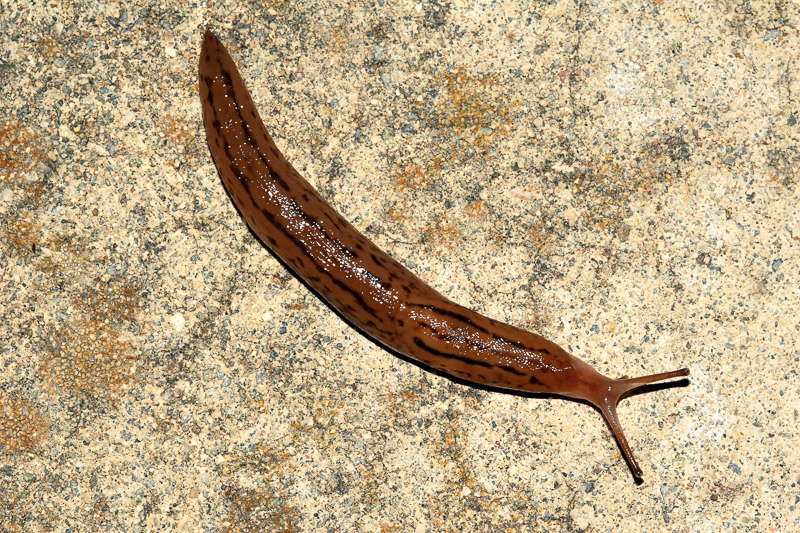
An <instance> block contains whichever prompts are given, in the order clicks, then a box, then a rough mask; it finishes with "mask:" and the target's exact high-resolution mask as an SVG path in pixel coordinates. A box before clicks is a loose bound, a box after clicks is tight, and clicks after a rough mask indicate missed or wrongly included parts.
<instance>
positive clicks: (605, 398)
mask: <svg viewBox="0 0 800 533" xmlns="http://www.w3.org/2000/svg"><path fill="white" fill-rule="evenodd" d="M688 375H689V369H688V368H682V369H680V370H673V371H672V372H664V373H661V374H653V375H650V376H641V377H637V378H621V379H615V380H610V383H609V384H608V388H607V391H606V393H605V394H601V395H598V397H595V398H593V399H592V403H594V404H595V406H596V407H597V408H598V409H599V410H600V412H601V413H602V414H603V418H605V420H606V422H607V423H608V425H609V426H610V427H611V431H612V432H613V433H614V437H615V438H616V439H617V442H618V443H619V447H620V448H621V449H622V453H623V455H624V456H625V460H626V461H627V462H628V466H630V468H631V471H632V472H633V475H634V476H635V477H636V478H637V479H642V469H641V468H640V467H639V464H638V463H637V462H636V457H634V455H633V450H631V447H630V445H629V444H628V439H626V438H625V433H624V432H623V431H622V426H621V425H620V423H619V417H618V416H617V403H619V401H620V399H621V398H622V396H623V395H624V394H625V393H627V392H628V391H630V390H632V389H635V388H637V387H640V386H642V385H647V384H649V383H655V382H657V381H663V380H665V379H672V378H679V377H684V376H688Z"/></svg>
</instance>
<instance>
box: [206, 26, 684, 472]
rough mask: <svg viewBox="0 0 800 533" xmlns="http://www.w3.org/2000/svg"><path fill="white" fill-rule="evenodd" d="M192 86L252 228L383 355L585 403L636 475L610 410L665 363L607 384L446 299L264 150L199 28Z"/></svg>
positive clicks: (539, 341) (219, 161)
mask: <svg viewBox="0 0 800 533" xmlns="http://www.w3.org/2000/svg"><path fill="white" fill-rule="evenodd" d="M198 73H199V88H200V98H201V103H202V108H203V123H204V124H205V129H206V139H207V142H208V148H209V151H210V152H211V155H212V157H213V159H214V164H215V165H216V167H217V171H218V172H219V175H220V177H221V178H222V183H223V184H224V185H225V189H226V190H227V191H228V194H229V195H230V198H231V200H233V203H234V204H235V205H236V208H237V209H238V210H239V212H240V213H241V215H242V217H243V218H244V219H245V221H246V222H247V225H248V226H249V227H250V229H252V230H253V232H254V233H255V234H256V235H257V236H258V237H259V238H260V239H261V240H262V241H263V242H264V244H265V245H266V246H267V247H268V248H269V249H270V250H272V252H273V253H274V254H275V255H276V256H278V257H279V258H280V259H281V260H282V261H283V262H284V263H285V264H286V265H288V266H289V268H291V269H292V271H293V272H294V273H295V275H297V276H298V277H299V278H301V279H302V280H303V281H305V282H306V283H307V284H308V285H309V286H310V287H311V288H312V289H314V291H316V293H317V294H318V295H319V296H320V297H321V298H323V299H324V300H325V301H327V302H328V303H329V304H330V305H331V307H333V308H334V309H336V310H337V311H339V313H341V315H342V316H343V317H345V318H346V319H347V320H348V321H349V322H350V323H351V324H352V325H353V326H355V327H356V328H358V329H359V330H360V331H361V332H363V333H364V334H366V335H369V336H370V337H372V338H373V339H375V340H376V341H378V342H380V343H382V344H384V345H385V346H387V347H389V348H391V349H392V350H394V351H396V352H398V353H401V354H403V355H406V356H408V357H410V358H412V359H414V360H416V361H419V362H420V363H423V364H425V365H427V366H429V367H432V368H435V369H438V370H441V371H443V372H445V373H447V374H449V375H451V376H455V377H458V378H462V379H465V380H467V381H470V382H472V383H474V384H483V385H489V386H492V387H499V388H505V389H512V390H517V391H526V392H536V393H548V394H560V395H563V396H568V397H571V398H577V399H582V400H586V401H588V402H590V403H592V404H593V405H594V406H596V407H597V408H598V409H599V410H600V412H601V413H602V414H603V416H604V417H605V419H606V420H607V421H608V423H609V425H610V426H611V429H612V431H613V432H614V436H615V437H616V438H617V441H618V442H619V445H620V447H621V448H622V450H623V452H624V453H625V458H626V459H627V461H628V464H629V465H630V467H631V470H632V471H633V473H634V475H636V477H641V475H642V471H641V469H640V468H639V466H638V465H637V464H636V461H635V460H634V458H633V453H632V452H631V450H630V447H629V446H628V443H627V441H626V440H625V436H624V435H623V433H622V429H621V427H620V425H619V421H618V420H617V413H616V407H617V402H618V401H619V398H620V396H621V395H623V394H624V393H625V392H627V391H628V390H630V389H632V388H634V387H638V386H639V385H644V384H646V383H652V382H654V381H660V380H662V379H669V378H673V377H680V376H686V375H688V373H689V372H688V370H685V369H683V370H676V371H674V372H667V373H665V374H656V375H654V376H647V377H641V378H634V379H619V380H612V379H609V378H607V377H605V376H603V375H601V374H599V373H598V372H597V371H596V370H594V369H593V368H592V367H591V366H589V365H588V364H586V363H584V362H583V361H581V360H580V359H577V358H575V357H573V356H572V355H570V354H569V353H567V352H566V351H565V350H564V349H563V348H561V347H559V346H558V345H556V344H555V343H553V342H551V341H549V340H547V339H545V338H544V337H541V336H540V335H537V334H535V333H531V332H528V331H524V330H522V329H520V328H517V327H514V326H511V325H509V324H504V323H502V322H499V321H497V320H493V319H491V318H488V317H485V316H483V315H481V314H479V313H476V312H475V311H472V310H470V309H467V308H465V307H463V306H460V305H458V304H457V303H454V302H451V301H450V300H448V299H447V298H445V297H444V296H442V295H441V294H439V293H438V292H436V290H434V289H433V288H431V287H429V286H428V285H427V284H426V283H425V282H423V281H422V280H421V279H419V278H418V277H417V276H415V275H414V274H413V273H412V272H410V271H409V270H408V269H407V268H406V267H404V266H403V265H401V264H400V263H398V262H397V261H395V260H394V259H392V258H391V257H390V256H388V255H387V254H386V253H384V252H383V251H382V250H381V249H380V248H378V247H377V246H376V245H375V244H374V243H372V242H371V241H370V240H369V239H367V238H366V237H364V235H362V234H361V233H359V231H358V230H357V229H356V228H354V227H353V226H352V225H351V224H350V223H349V222H347V221H346V220H345V219H344V218H343V217H342V216H341V215H340V214H339V213H337V212H336V210H334V209H333V208H332V207H331V206H330V205H329V204H328V202H326V201H325V200H324V199H323V198H322V197H321V196H320V195H319V193H318V192H317V191H316V190H315V189H314V187H312V186H311V184H309V183H308V182H307V181H306V180H305V179H303V177H302V176H301V175H300V174H299V173H298V172H297V171H296V170H295V169H294V168H293V167H292V165H291V164H290V163H289V162H288V161H287V160H286V158H285V157H284V156H283V154H282V153H281V151H280V150H279V149H278V147H277V146H275V143H274V142H273V141H272V137H270V135H269V133H268V132H267V129H266V127H265V126H264V124H263V122H262V121H261V118H260V117H259V115H258V111H256V108H255V105H254V104H253V100H252V98H251V97H250V93H249V92H248V91H247V87H245V84H244V81H243V80H242V77H241V75H240V74H239V71H238V69H237V68H236V65H235V64H234V62H233V59H232V58H231V56H230V54H228V51H227V50H225V47H224V46H223V45H222V43H221V42H220V41H219V39H217V37H216V36H215V35H214V34H213V33H211V32H210V31H207V32H206V34H205V36H204V37H203V46H202V49H201V51H200V65H199V72H198Z"/></svg>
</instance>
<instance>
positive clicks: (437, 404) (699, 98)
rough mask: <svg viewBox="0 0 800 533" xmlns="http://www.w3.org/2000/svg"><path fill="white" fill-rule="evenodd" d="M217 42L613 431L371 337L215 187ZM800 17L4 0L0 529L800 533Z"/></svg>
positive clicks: (287, 131) (624, 8)
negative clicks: (536, 338)
mask: <svg viewBox="0 0 800 533" xmlns="http://www.w3.org/2000/svg"><path fill="white" fill-rule="evenodd" d="M207 22H209V23H210V24H211V27H213V28H214V29H215V31H216V32H217V33H218V35H219V36H220V38H221V39H222V40H223V42H225V43H226V45H227V46H228V48H229V49H230V50H231V51H232V53H233V55H234V57H235V58H236V60H237V62H238V64H239V66H240V68H241V70H242V74H243V76H244V78H245V80H246V82H247V84H248V86H249V87H250V88H251V90H252V92H253V94H254V97H255V100H256V102H257V104H258V105H259V107H260V109H261V114H262V116H263V117H264V119H265V121H266V123H267V126H268V128H269V129H270V130H271V131H272V132H273V135H274V137H275V138H276V142H277V143H278V145H279V146H280V148H281V149H282V150H283V151H284V153H285V154H286V156H287V157H288V158H289V160H290V161H292V162H293V163H294V164H295V166H296V168H297V169H298V170H299V171H300V172H301V173H302V174H304V175H305V176H306V177H307V178H308V179H309V180H310V181H311V182H312V183H313V184H314V185H315V186H317V187H318V189H319V190H320V192H321V193H322V194H323V195H324V196H325V197H326V198H328V199H329V200H330V201H331V202H332V204H333V205H334V206H335V207H336V208H337V209H338V210H340V212H341V213H342V214H343V215H344V216H345V217H346V218H348V219H349V220H351V221H353V223H354V224H355V225H356V226H357V227H358V228H359V229H361V230H362V231H363V232H364V233H365V234H366V235H367V236H368V237H369V238H371V239H373V240H374V241H375V242H376V243H378V244H379V245H380V246H381V247H382V248H383V249H385V250H387V251H389V252H390V253H391V254H392V255H393V256H394V257H396V258H397V259H398V260H400V261H401V262H403V263H404V264H405V265H407V266H408V267H409V268H411V269H412V270H413V271H415V272H416V273H418V274H419V275H420V276H421V277H422V278H423V279H425V280H426V281H427V282H428V283H430V284H431V285H432V286H434V287H435V288H437V289H438V290H439V291H441V292H442V293H444V294H445V295H447V296H448V297H449V298H451V299H453V300H455V301H457V302H459V303H462V304H465V305H468V306H470V307H472V308H475V309H477V310H478V311H480V312H482V313H484V314H487V315H489V316H491V317H494V318H497V319H500V320H504V321H507V322H510V323H513V324H515V325H518V326H521V327H525V328H528V329H532V330H535V331H537V332H540V333H542V334H543V335H545V336H547V337H548V338H550V339H552V340H554V341H556V342H557V343H559V344H561V345H562V346H564V347H565V348H567V349H569V350H570V351H571V352H572V353H573V354H575V355H576V356H578V357H580V358H582V359H584V360H587V361H589V362H590V363H591V364H593V365H594V366H595V367H596V368H598V369H599V370H600V371H601V372H603V373H605V374H607V375H610V376H621V375H641V374H649V373H654V372H660V371H665V370H671V369H674V368H680V367H683V366H687V367H689V368H690V369H691V373H692V375H691V379H690V381H689V382H688V384H684V385H683V386H675V387H669V388H664V389H660V390H657V391H654V392H650V393H648V394H643V395H637V396H633V397H631V398H629V399H628V400H626V401H624V402H623V403H622V406H621V408H620V416H621V419H622V423H623V425H624V427H625V429H626V431H627V434H628V438H629V439H630V440H631V442H632V444H633V447H634V450H635V452H636V454H637V457H638V459H639V461H640V463H641V465H642V467H643V468H644V471H645V476H644V482H643V483H641V484H636V483H634V480H633V478H632V476H631V474H630V471H629V469H628V467H627V466H626V465H625V463H624V461H623V459H622V458H621V456H620V453H619V449H618V448H617V446H616V444H615V442H614V441H613V439H612V437H611V433H610V431H609V429H608V427H607V426H606V425H605V424H604V422H603V421H602V419H601V417H600V415H599V414H598V413H597V412H595V411H594V410H592V409H591V408H589V407H588V406H586V405H583V404H579V403H574V402H568V401H564V400H560V399H546V398H520V397H516V396H509V395H502V394H496V393H493V392H486V391H481V390H476V389H471V388H469V387H465V386H462V385H458V384H454V383H452V382H451V381H449V380H447V379H444V378H442V377H438V376H435V375H433V374H430V373H428V372H425V371H424V370H423V369H421V368H419V367H417V366H414V365H411V364H409V363H406V362H404V361H401V360H399V359H397V358H395V357H393V356H392V355H390V354H388V353H386V352H385V351H383V350H382V349H380V348H379V347H377V346H375V345H374V344H373V343H371V342H370V341H369V340H367V339H365V338H364V337H363V336H361V335H360V334H359V333H358V332H356V331H354V330H352V329H351V328H350V327H349V326H348V325H347V324H345V323H343V322H342V321H341V320H340V319H339V318H338V317H337V316H336V315H334V314H333V313H332V312H331V311H330V310H329V309H328V308H327V307H326V306H325V305H324V304H322V303H321V302H320V301H319V300H318V299H317V297H316V296H314V295H313V294H311V293H309V292H308V290H307V289H306V288H305V287H304V286H303V285H301V284H300V283H299V282H298V281H297V280H296V279H295V278H294V277H293V276H292V275H291V274H290V273H289V272H287V271H286V270H285V269H284V268H283V267H282V266H281V265H280V264H278V263H277V261H276V260H275V259H274V258H273V257H272V256H271V255H270V254H269V253H268V252H267V251H266V250H265V248H264V247H263V246H262V245H261V244H260V243H259V242H257V241H256V240H255V239H254V237H253V236H252V234H251V233H249V232H248V231H247V229H246V227H245V225H244V223H243V220H242V219H241V218H240V217H239V216H238V215H237V213H236V211H235V209H234V208H233V206H232V204H231V203H230V201H229V199H228V198H227V196H226V194H225V191H224V190H223V187H222V185H221V183H220V181H219V178H218V177H217V175H216V172H215V169H214V167H213V164H212V162H211V159H210V156H209V153H208V150H207V148H206V145H205V135H204V131H203V128H202V124H201V116H200V103H199V98H198V95H197V81H196V75H197V73H196V71H197V59H198V52H199V43H200V38H201V35H202V31H203V29H204V28H205V25H206V23H207ZM799 25H800V11H799V8H798V5H797V4H796V3H790V2H786V3H777V4H768V3H758V2H746V1H745V2H741V1H740V2H711V3H706V2H672V1H669V0H651V1H644V2H632V1H622V2H573V1H560V2H550V3H546V2H538V3H528V2H522V1H520V2H516V3H514V2H490V1H483V2H476V3H473V2H453V3H444V2H442V3H434V2H427V1H425V2H421V3H419V2H392V1H389V0H380V1H372V0H367V1H361V2H354V1H350V2H344V3H337V2H329V3H328V2H321V3H318V2H311V1H296V2H289V1H266V0H264V1H257V0H250V1H240V2H235V1H223V2H214V3H213V5H211V6H210V7H209V6H207V5H205V4H202V5H201V4H199V3H189V2H179V1H171V2H169V1H168V2H149V1H143V0H132V1H130V2H95V1H80V2H79V1H71V2H21V1H18V0H8V1H5V2H3V4H2V6H0V93H2V99H0V192H1V193H2V198H1V199H0V210H1V211H2V213H1V214H0V276H1V279H0V291H1V292H0V308H1V309H2V311H3V312H2V315H3V316H4V320H2V321H1V322H2V324H1V325H0V363H2V364H1V365H0V523H2V524H3V526H2V528H0V529H3V530H4V531H15V532H16V531H26V532H27V531H31V532H33V531H37V532H39V531H56V532H67V531H69V532H84V531H85V532H107V531H120V532H122V531H124V532H140V531H209V532H217V531H235V532H238V531H282V532H294V531H297V532H300V531H309V532H317V531H375V532H426V531H427V532H444V531H458V532H473V531H476V532H477V531H480V532H498V531H536V532H539V531H592V532H630V531H637V532H651V531H671V532H718V531H723V532H734V531H736V532H744V531H786V532H791V531H800V511H798V509H797V504H798V500H800V488H799V487H798V484H800V464H799V462H798V456H799V455H800V452H799V451H798V446H797V444H798V431H797V419H798V410H800V399H798V392H799V391H798V389H800V385H799V384H798V359H799V358H800V346H799V343H800V326H799V325H798V324H800V322H799V320H798V309H800V305H799V304H800V253H798V250H800V225H798V223H797V220H798V190H800V174H798V172H799V171H798V169H800V164H799V163H800V154H799V153H798V150H797V145H798V137H800V125H799V124H798V120H799V119H800V108H799V107H798V95H800V72H799V71H798V63H797V56H798V51H800V43H799V42H798V38H799V37H800V36H799V35H798V29H799V28H800V26H799Z"/></svg>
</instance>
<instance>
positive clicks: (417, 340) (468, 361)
mask: <svg viewBox="0 0 800 533" xmlns="http://www.w3.org/2000/svg"><path fill="white" fill-rule="evenodd" d="M414 344H416V345H417V346H419V347H420V348H422V349H423V350H425V351H426V352H428V353H430V354H433V355H436V356H438V357H442V358H444V359H454V360H456V361H461V362H462V363H465V364H468V365H476V366H482V367H484V368H494V365H493V364H491V363H487V362H486V361H476V360H475V359H470V358H469V357H465V356H463V355H456V354H452V353H447V352H441V351H439V350H437V349H436V348H431V347H430V346H428V345H427V344H425V341H423V340H422V339H420V338H419V337H414Z"/></svg>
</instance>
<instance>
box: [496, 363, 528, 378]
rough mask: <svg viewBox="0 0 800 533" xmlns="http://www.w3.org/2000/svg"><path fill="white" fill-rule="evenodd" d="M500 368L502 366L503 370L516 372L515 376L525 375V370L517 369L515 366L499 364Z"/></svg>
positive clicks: (510, 372)
mask: <svg viewBox="0 0 800 533" xmlns="http://www.w3.org/2000/svg"><path fill="white" fill-rule="evenodd" d="M498 368H502V369H503V370H505V371H506V372H508V373H509V374H514V375H515V376H524V375H525V372H520V371H519V370H517V369H516V368H514V367H513V366H508V365H498Z"/></svg>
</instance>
